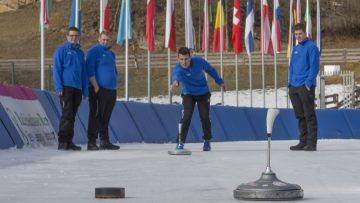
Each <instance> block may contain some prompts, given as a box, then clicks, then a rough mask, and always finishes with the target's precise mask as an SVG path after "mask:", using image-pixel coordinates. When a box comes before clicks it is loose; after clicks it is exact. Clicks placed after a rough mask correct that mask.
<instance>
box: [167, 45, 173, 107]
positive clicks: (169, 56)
mask: <svg viewBox="0 0 360 203" xmlns="http://www.w3.org/2000/svg"><path fill="white" fill-rule="evenodd" d="M170 58H171V53H170V48H168V95H169V104H172V94H171V88H170V84H171V61H170Z"/></svg>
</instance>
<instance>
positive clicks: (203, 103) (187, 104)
mask: <svg viewBox="0 0 360 203" xmlns="http://www.w3.org/2000/svg"><path fill="white" fill-rule="evenodd" d="M181 97H182V105H183V112H182V117H181V121H180V123H181V124H182V125H181V141H182V142H183V143H185V141H186V136H187V134H188V131H189V126H190V122H191V118H192V114H193V112H194V108H195V103H197V106H198V109H199V114H200V119H201V124H202V129H203V132H204V135H203V139H204V140H210V139H211V138H212V135H211V122H210V116H209V113H210V97H211V94H210V93H207V94H204V95H200V96H194V95H183V94H182V95H181ZM178 140H179V137H178V138H177V140H176V141H178Z"/></svg>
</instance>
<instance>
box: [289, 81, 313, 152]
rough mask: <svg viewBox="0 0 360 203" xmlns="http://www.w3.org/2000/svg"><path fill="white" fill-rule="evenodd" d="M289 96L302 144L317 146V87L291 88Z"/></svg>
mask: <svg viewBox="0 0 360 203" xmlns="http://www.w3.org/2000/svg"><path fill="white" fill-rule="evenodd" d="M289 96H290V100H291V103H292V105H293V108H294V112H295V116H296V118H297V119H298V126H299V130H300V143H302V144H307V145H312V146H316V143H317V119H316V114H315V87H311V88H310V90H307V89H306V87H305V86H300V87H290V88H289Z"/></svg>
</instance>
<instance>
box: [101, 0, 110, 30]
mask: <svg viewBox="0 0 360 203" xmlns="http://www.w3.org/2000/svg"><path fill="white" fill-rule="evenodd" d="M100 3H101V4H102V7H101V8H102V11H101V14H100V17H101V18H102V19H100V21H101V23H100V25H101V26H102V27H101V28H100V30H101V31H103V30H105V31H107V32H110V5H109V0H101V2H100Z"/></svg>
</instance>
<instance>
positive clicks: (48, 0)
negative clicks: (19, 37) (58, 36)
mask: <svg viewBox="0 0 360 203" xmlns="http://www.w3.org/2000/svg"><path fill="white" fill-rule="evenodd" d="M43 1H44V16H43V19H41V11H40V15H39V16H40V18H39V22H40V25H41V21H43V23H44V28H45V29H46V28H48V27H49V15H50V13H51V10H52V0H43ZM40 25H39V31H40V30H41V28H40V27H41V26H40Z"/></svg>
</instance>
